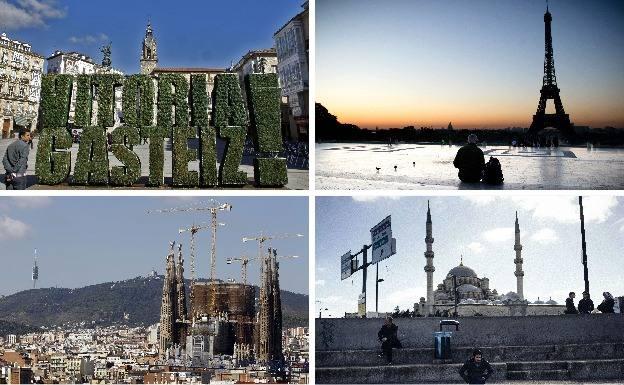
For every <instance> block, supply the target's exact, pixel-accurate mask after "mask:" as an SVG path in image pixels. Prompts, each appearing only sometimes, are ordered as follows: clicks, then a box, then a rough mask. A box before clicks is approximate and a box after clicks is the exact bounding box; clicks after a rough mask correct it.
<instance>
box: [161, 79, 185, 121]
mask: <svg viewBox="0 0 624 385" xmlns="http://www.w3.org/2000/svg"><path fill="white" fill-rule="evenodd" d="M172 86H173V88H174V89H175V91H172V89H171V88H172ZM188 92H189V86H188V82H187V81H186V78H185V77H184V76H182V75H180V74H160V75H159V76H158V112H157V115H156V120H157V124H158V126H159V127H169V129H170V130H171V128H172V127H173V126H178V127H188V126H189V115H188ZM172 106H175V116H174V117H172V116H171V107H172ZM173 118H175V122H174V119H173Z"/></svg>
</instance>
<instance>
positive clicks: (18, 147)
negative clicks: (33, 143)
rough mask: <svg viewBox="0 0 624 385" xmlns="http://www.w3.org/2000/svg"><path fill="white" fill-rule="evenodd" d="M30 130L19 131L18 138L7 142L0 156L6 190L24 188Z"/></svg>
mask: <svg viewBox="0 0 624 385" xmlns="http://www.w3.org/2000/svg"><path fill="white" fill-rule="evenodd" d="M29 142H30V132H29V131H26V130H24V129H22V130H20V131H19V138H18V140H16V141H15V142H13V143H11V144H9V146H8V147H7V149H6V153H5V154H4V157H3V158H2V165H3V166H4V170H5V172H6V174H5V184H6V188H7V190H9V189H13V190H25V189H26V169H27V168H28V154H29V152H30V145H29Z"/></svg>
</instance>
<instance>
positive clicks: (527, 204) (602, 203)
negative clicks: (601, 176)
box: [513, 196, 618, 223]
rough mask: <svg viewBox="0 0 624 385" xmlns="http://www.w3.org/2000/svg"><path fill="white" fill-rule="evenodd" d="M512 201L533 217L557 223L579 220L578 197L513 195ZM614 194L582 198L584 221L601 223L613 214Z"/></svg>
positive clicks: (614, 205)
mask: <svg viewBox="0 0 624 385" xmlns="http://www.w3.org/2000/svg"><path fill="white" fill-rule="evenodd" d="M513 201H514V202H516V203H517V204H519V205H520V206H521V207H522V208H524V209H525V210H528V211H531V212H532V213H533V218H537V219H544V220H552V221H556V222H559V223H576V222H578V221H579V220H580V211H579V203H578V197H575V196H570V197H565V196H553V197H551V196H540V197H514V198H513ZM617 203H618V202H617V197H615V196H590V197H584V198H583V214H584V216H585V221H586V222H595V223H602V222H604V221H606V220H607V219H608V218H609V217H610V216H611V215H613V209H614V208H615V207H616V206H617Z"/></svg>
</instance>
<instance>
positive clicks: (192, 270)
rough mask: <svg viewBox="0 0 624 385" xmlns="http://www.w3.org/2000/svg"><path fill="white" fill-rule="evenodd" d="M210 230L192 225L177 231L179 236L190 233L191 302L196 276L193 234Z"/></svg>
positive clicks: (204, 226)
mask: <svg viewBox="0 0 624 385" xmlns="http://www.w3.org/2000/svg"><path fill="white" fill-rule="evenodd" d="M208 228H210V227H209V226H207V225H199V226H197V225H195V224H194V223H193V225H192V226H191V227H188V228H182V229H180V230H178V233H179V234H182V233H185V232H190V233H191V294H190V295H191V302H192V299H193V298H194V297H195V296H194V294H193V286H194V285H195V280H196V279H197V277H196V274H195V234H197V232H199V231H200V230H204V229H208Z"/></svg>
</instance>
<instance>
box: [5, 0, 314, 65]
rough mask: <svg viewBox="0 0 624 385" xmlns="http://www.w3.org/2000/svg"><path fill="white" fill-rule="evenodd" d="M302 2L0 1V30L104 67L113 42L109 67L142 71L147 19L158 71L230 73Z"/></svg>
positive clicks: (267, 42) (266, 44)
mask: <svg viewBox="0 0 624 385" xmlns="http://www.w3.org/2000/svg"><path fill="white" fill-rule="evenodd" d="M302 3H303V1H293V0H275V1H268V2H258V1H253V0H240V1H236V2H225V1H201V0H182V1H175V2H171V1H166V0H154V1H147V0H141V1H127V0H126V1H121V0H107V1H85V0H65V1H61V0H0V31H6V32H7V34H8V35H9V37H11V38H13V39H17V40H20V41H25V42H28V43H30V44H31V45H32V47H33V50H34V51H36V52H37V53H40V54H42V55H44V56H46V57H48V56H50V55H51V54H52V53H53V52H54V51H55V50H57V49H58V50H62V51H79V52H83V53H85V54H87V55H89V56H91V57H92V58H93V59H94V60H95V61H96V62H98V63H99V62H101V59H102V54H101V53H100V47H101V46H103V45H104V44H106V43H108V42H109V41H111V42H112V60H113V66H114V67H115V68H119V69H121V70H122V71H124V72H125V73H127V74H132V73H138V72H139V58H140V53H141V43H142V40H143V37H144V36H145V26H146V23H147V20H148V18H150V19H151V21H152V26H153V28H154V34H155V36H156V41H157V44H158V59H159V66H161V67H227V66H229V65H230V61H232V60H233V61H234V63H236V62H237V61H238V60H239V59H240V58H241V57H242V56H243V55H244V54H245V53H247V52H248V51H249V50H253V49H261V48H270V47H272V46H273V34H274V33H275V32H276V31H277V30H278V29H279V28H280V27H282V26H283V25H284V24H285V23H286V22H288V21H289V20H290V19H291V18H292V17H293V16H295V15H296V14H297V13H299V12H300V11H301V4H302Z"/></svg>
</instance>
